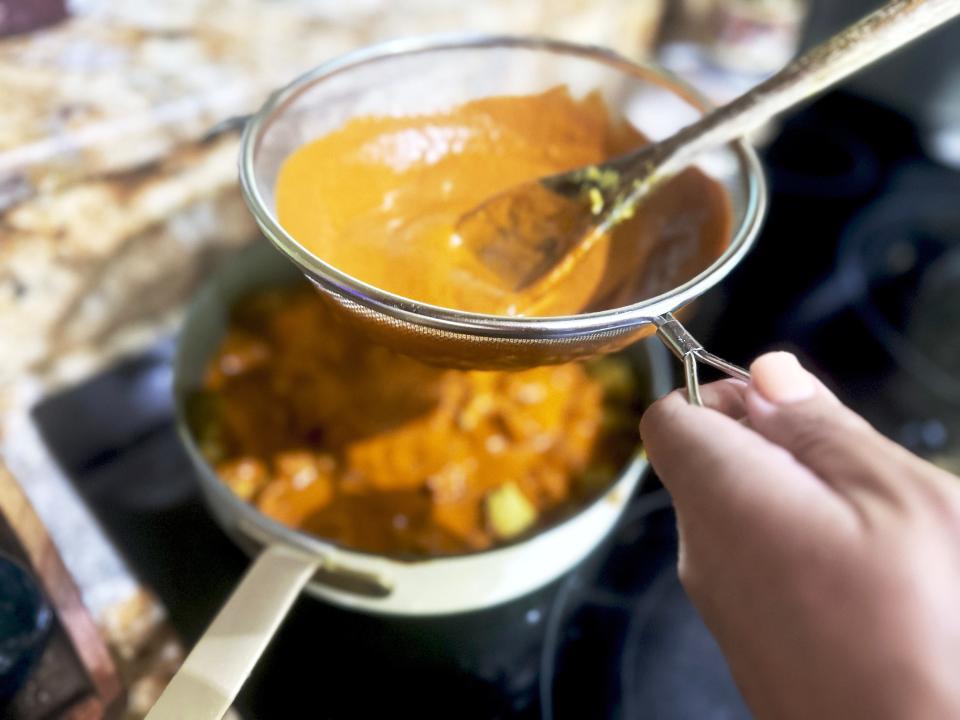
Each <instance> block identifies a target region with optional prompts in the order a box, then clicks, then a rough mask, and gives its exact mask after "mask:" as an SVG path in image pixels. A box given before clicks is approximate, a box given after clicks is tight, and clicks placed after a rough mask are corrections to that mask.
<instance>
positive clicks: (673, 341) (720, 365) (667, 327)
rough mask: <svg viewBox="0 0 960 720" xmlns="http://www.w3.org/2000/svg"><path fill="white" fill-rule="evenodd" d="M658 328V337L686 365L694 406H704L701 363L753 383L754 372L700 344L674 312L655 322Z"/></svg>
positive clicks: (684, 370)
mask: <svg viewBox="0 0 960 720" xmlns="http://www.w3.org/2000/svg"><path fill="white" fill-rule="evenodd" d="M654 322H655V323H656V326H657V337H659V338H660V339H661V340H662V341H663V343H664V344H665V345H666V346H667V347H668V348H670V351H671V352H672V353H673V354H674V355H676V356H677V357H678V358H679V359H680V361H681V362H682V363H683V374H684V376H685V377H686V382H687V397H688V398H690V403H691V404H692V405H703V398H702V397H701V395H700V379H699V377H698V375H697V362H698V361H699V362H702V363H704V364H706V365H709V366H711V367H714V368H716V369H717V370H719V371H721V372H723V373H726V374H727V375H729V376H730V377H732V378H736V379H738V380H749V379H750V373H748V372H747V371H746V370H744V369H743V368H742V367H740V366H739V365H734V364H733V363H731V362H727V361H726V360H724V359H723V358H721V357H717V356H716V355H714V354H713V353H712V352H708V351H707V350H706V349H705V348H704V347H703V345H701V344H700V343H699V341H698V340H697V339H696V338H695V337H694V336H693V335H691V334H690V333H689V331H688V330H687V329H686V328H685V327H684V326H683V325H682V324H681V323H680V321H679V320H677V319H676V318H675V317H674V316H673V313H664V314H663V315H661V316H660V317H658V318H656V320H654Z"/></svg>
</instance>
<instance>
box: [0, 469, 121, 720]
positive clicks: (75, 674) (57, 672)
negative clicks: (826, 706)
mask: <svg viewBox="0 0 960 720" xmlns="http://www.w3.org/2000/svg"><path fill="white" fill-rule="evenodd" d="M0 551H2V552H4V553H6V554H7V555H9V556H10V557H12V558H14V559H15V560H17V561H19V562H20V563H21V564H22V565H23V566H24V567H26V568H28V569H29V570H30V571H31V572H32V574H33V576H34V578H36V579H37V581H38V582H39V585H40V587H41V589H42V591H43V593H44V595H45V596H46V599H47V602H48V603H49V604H50V606H51V608H52V609H53V611H54V614H55V616H56V620H55V622H54V627H53V632H52V634H51V636H50V640H49V642H48V643H47V646H46V649H45V650H44V653H43V655H42V657H41V658H40V660H39V662H38V663H37V665H36V667H35V668H34V670H33V673H32V674H31V676H30V679H29V680H28V681H27V684H26V685H25V686H24V687H23V688H22V689H21V690H20V692H19V693H18V694H17V695H16V697H15V698H14V699H13V702H12V704H11V705H10V706H9V707H7V708H6V709H5V714H4V717H5V718H9V720H40V719H41V718H64V719H65V720H99V718H112V717H116V716H117V715H118V714H119V713H120V711H121V709H122V706H123V702H122V701H123V689H122V687H121V683H120V678H119V675H118V674H117V669H116V666H115V664H114V662H113V659H112V658H111V656H110V653H109V651H108V650H107V646H106V645H105V644H104V641H103V639H102V638H101V637H100V633H99V631H98V629H97V626H96V623H95V622H94V620H93V618H92V617H91V616H90V613H89V612H87V609H86V608H85V607H84V605H83V602H82V600H81V598H80V593H79V591H78V590H77V586H76V584H75V583H74V582H73V579H72V578H71V577H70V574H69V572H67V569H66V567H64V565H63V562H62V561H61V559H60V555H59V553H58V552H57V549H56V547H54V545H53V542H52V540H51V539H50V537H49V535H47V532H46V529H45V528H44V527H43V523H42V522H41V521H40V518H39V517H38V516H37V514H36V513H35V512H34V510H33V507H32V506H31V505H30V503H29V501H28V500H27V498H26V496H25V495H24V493H23V491H22V490H21V489H20V486H19V485H18V484H17V482H16V480H14V479H13V477H12V476H11V475H10V473H9V472H7V470H6V469H5V468H3V466H2V465H0Z"/></svg>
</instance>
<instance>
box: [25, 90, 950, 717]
mask: <svg viewBox="0 0 960 720" xmlns="http://www.w3.org/2000/svg"><path fill="white" fill-rule="evenodd" d="M865 118H869V122H866V121H865V120H864V119H865ZM766 155H767V160H768V168H769V173H770V181H771V190H772V202H771V210H770V215H769V219H768V222H767V224H766V228H765V230H764V233H763V236H762V237H761V238H760V240H759V242H758V245H757V247H756V250H755V251H754V252H753V253H752V254H751V255H750V256H749V257H748V258H747V260H746V261H745V262H744V263H743V265H742V267H741V268H738V269H737V271H736V272H735V273H734V274H733V276H732V277H731V278H730V280H729V281H727V282H725V283H724V284H723V286H722V288H720V289H718V290H715V291H713V292H712V293H711V294H710V296H709V297H708V298H706V299H705V300H703V301H701V303H700V305H699V308H700V309H699V312H698V313H697V315H696V317H695V318H694V321H693V323H692V329H693V330H694V332H695V334H697V335H698V336H699V337H700V339H701V340H703V341H704V342H705V344H707V345H708V347H710V349H711V350H713V351H715V352H717V353H719V354H721V355H723V356H725V357H728V358H729V359H731V360H733V361H736V362H741V363H743V362H746V361H747V360H748V359H749V358H750V357H752V356H754V355H755V354H756V353H758V352H760V351H762V350H764V349H768V348H770V347H772V346H780V347H784V346H786V347H789V348H791V349H793V350H795V351H798V352H799V353H800V354H801V355H802V356H803V357H804V358H805V360H806V361H807V362H808V363H810V364H811V365H812V366H813V367H814V368H815V369H817V370H819V371H820V372H821V373H823V374H824V375H825V377H826V379H827V381H828V382H830V383H831V384H832V385H833V386H834V387H835V388H837V389H838V391H839V393H840V395H841V397H843V398H845V399H846V400H848V401H850V402H851V403H852V404H853V405H854V406H855V407H858V408H859V409H861V410H862V411H865V412H867V414H868V415H869V414H870V412H871V408H874V409H876V407H877V406H878V405H880V406H882V405H883V402H880V401H878V400H877V398H878V396H879V397H880V398H881V400H882V398H883V393H884V388H885V387H887V386H888V384H889V382H888V381H889V380H890V378H891V377H893V376H895V375H896V369H895V367H894V365H895V363H894V362H893V361H892V360H891V358H890V357H889V355H886V354H885V353H884V350H883V348H882V347H879V346H878V345H877V343H876V342H875V341H871V338H870V336H869V333H867V332H866V331H865V330H864V329H863V323H862V322H861V321H860V320H858V316H857V315H856V313H855V312H853V310H852V309H851V307H847V306H846V305H844V303H843V302H840V303H839V305H838V307H839V309H838V307H834V308H833V309H832V310H831V312H830V313H829V317H819V316H817V315H816V313H814V314H812V315H811V314H810V313H809V312H804V311H803V308H804V307H806V306H807V305H805V304H804V303H805V302H806V300H805V299H806V298H809V297H810V296H811V295H815V294H816V292H817V290H818V289H819V288H821V287H823V286H824V285H825V284H826V285H829V283H825V278H827V277H828V276H829V275H830V274H831V272H832V268H833V265H834V257H835V254H836V246H837V242H838V238H840V237H841V236H842V235H843V234H844V232H845V230H846V228H847V227H848V226H849V225H850V223H851V219H852V218H854V217H855V216H857V215H859V214H860V213H861V212H863V211H864V208H867V207H868V206H869V205H871V203H874V204H875V203H877V202H878V200H877V198H881V197H888V196H890V195H891V193H894V194H895V193H896V192H899V190H897V183H898V182H900V181H898V179H897V178H898V177H899V176H900V175H901V174H902V172H903V169H904V167H905V166H910V168H911V172H919V173H920V174H921V175H923V176H924V177H925V178H926V179H925V180H924V182H927V183H933V184H934V185H938V184H941V183H947V182H956V178H955V177H954V176H953V175H952V174H950V173H947V172H946V171H943V170H941V169H938V168H935V167H934V166H933V165H932V164H930V163H929V162H928V161H926V160H925V159H924V158H923V157H922V155H921V154H920V151H919V146H918V144H917V142H916V139H915V137H914V135H913V131H912V129H911V127H910V126H909V124H907V123H906V122H905V121H903V120H902V119H901V118H899V117H898V116H896V115H895V114H893V113H890V112H888V111H886V110H883V109H882V108H879V107H876V106H873V105H870V104H868V103H866V102H864V101H862V100H858V99H856V98H852V97H849V96H846V95H843V94H835V95H831V96H828V97H826V98H825V99H823V100H821V101H820V102H818V103H816V104H815V105H813V106H811V107H810V108H809V109H807V110H806V111H805V112H803V113H802V114H801V115H800V116H798V117H797V118H795V119H793V120H791V121H790V122H789V123H787V124H786V125H785V127H784V129H783V132H782V134H781V135H780V137H779V138H778V140H777V141H776V142H775V143H774V144H773V145H772V146H771V147H770V148H769V149H768V151H767V153H766ZM918 168H919V170H918ZM958 186H960V184H958ZM808 304H809V303H808ZM828 304H829V303H828ZM834 304H835V305H836V303H834ZM798 308H799V309H798ZM171 352H172V341H171V342H166V343H162V344H160V345H158V346H157V347H155V348H154V349H153V350H151V351H150V352H148V353H145V354H143V355H141V356H139V357H136V358H133V359H131V360H129V361H128V362H126V363H124V364H122V365H120V366H118V367H115V368H113V369H112V370H110V371H109V372H108V373H106V374H104V375H101V376H99V377H97V378H94V379H93V380H91V381H89V382H87V383H84V384H83V385H81V386H79V387H76V388H73V389H71V390H69V391H68V392H65V393H63V394H61V395H57V396H55V397H51V398H49V399H47V400H46V401H44V402H43V403H42V404H41V405H40V406H38V407H37V408H36V412H35V417H36V418H37V420H38V423H39V426H40V428H41V432H42V433H43V435H44V437H45V439H46V441H47V443H48V444H49V446H50V448H51V449H52V451H53V453H54V455H55V456H56V457H57V458H58V460H59V462H60V463H61V464H62V466H63V467H64V469H65V470H66V472H67V473H68V474H69V476H70V477H71V478H72V479H73V481H74V483H75V484H76V486H77V488H78V489H79V491H80V493H81V495H82V496H83V497H84V498H85V500H86V501H87V502H88V503H89V504H90V506H91V507H92V508H93V510H94V512H95V514H96V515H97V517H98V518H99V519H100V521H101V522H102V523H103V525H104V527H105V529H106V531H107V533H108V535H109V536H110V537H111V538H112V539H113V540H114V542H115V543H116V544H117V546H118V547H119V549H120V551H121V552H122V553H123V554H124V556H125V557H126V558H127V560H128V561H129V564H130V566H131V567H132V568H133V569H134V571H135V572H136V573H138V575H139V576H140V577H141V579H142V580H143V581H144V582H145V583H146V584H147V585H148V586H150V587H151V588H153V589H154V590H155V591H156V593H157V595H158V596H159V597H160V598H161V599H162V601H163V602H164V603H165V604H166V606H167V608H168V609H169V613H170V619H171V622H172V623H173V625H174V627H175V628H176V629H177V630H178V631H179V632H180V633H181V635H182V636H183V638H184V640H185V641H186V642H187V643H188V644H189V643H192V642H193V641H194V640H195V639H196V638H197V637H198V636H199V634H200V633H201V632H202V630H203V628H204V626H205V625H206V623H207V622H209V620H210V618H211V617H212V615H213V614H214V612H215V611H216V609H217V608H218V607H219V605H220V604H221V603H222V602H223V600H224V598H225V597H226V596H227V594H228V593H229V592H230V589H231V588H232V587H233V585H234V584H235V583H236V581H237V579H238V577H239V576H240V574H241V573H242V572H243V570H244V568H245V566H246V564H247V562H248V561H247V559H246V558H245V557H244V556H243V555H242V553H241V552H240V551H239V550H238V549H237V548H236V547H235V546H234V545H233V544H232V543H231V542H230V541H229V540H228V539H227V538H226V536H224V535H223V533H222V532H221V531H220V530H219V528H218V527H217V526H216V525H215V524H214V522H213V521H212V520H211V519H210V517H209V516H208V515H207V513H206V511H205V508H204V506H203V505H202V503H201V500H200V498H199V494H198V488H197V485H196V482H195V479H194V476H193V471H192V469H191V466H190V464H189V461H188V459H187V457H186V456H185V454H184V451H183V449H182V448H181V447H180V444H179V442H178V440H177V437H176V435H175V432H174V429H173V426H172V408H171V400H170V392H169V384H170V356H171ZM905 412H906V411H905ZM888 419H889V418H888ZM902 420H903V418H899V417H896V416H895V417H894V418H893V419H892V420H890V423H889V425H888V427H884V428H883V429H885V430H886V431H888V432H890V433H891V434H894V435H896V432H897V429H898V427H899V426H898V425H897V423H900V422H902ZM646 488H647V489H646V490H645V491H644V492H642V493H640V494H639V495H638V496H637V497H636V498H635V499H634V501H633V503H632V505H631V507H630V510H629V511H628V512H627V515H626V517H625V519H624V521H623V523H622V524H621V525H620V526H619V527H618V529H617V531H616V532H615V533H614V535H613V537H612V539H611V540H610V542H608V543H607V544H606V545H605V546H604V547H602V548H601V549H600V550H598V552H597V553H595V554H594V556H593V557H592V558H590V559H589V560H588V561H587V562H585V563H584V564H583V565H582V566H581V567H580V568H579V569H578V570H577V571H575V572H574V573H572V574H570V575H568V576H567V577H566V578H563V579H561V580H560V581H558V582H557V583H554V584H553V585H552V586H551V587H549V588H547V589H546V590H544V591H542V592H539V593H536V594H535V595H533V596H531V597H528V598H524V599H522V600H520V601H517V602H515V603H511V604H509V605H506V606H503V607H501V608H497V609H494V610H492V611H487V612H484V613H479V614H475V615H471V616H454V617H448V618H442V619H433V620H425V621H402V620H397V619H392V620H385V619H379V618H372V617H366V616H360V615H357V614H355V613H350V612H346V611H342V610H338V609H336V608H332V607H329V606H327V605H324V604H322V603H319V602H317V601H314V600H312V599H310V598H302V599H301V600H300V601H299V602H298V604H297V605H296V606H295V608H294V610H293V612H292V613H291V615H290V617H289V618H288V620H287V621H286V623H285V624H284V626H283V627H282V628H281V630H280V632H279V634H278V636H277V637H276V639H275V641H274V642H273V644H272V645H271V646H270V648H269V649H268V651H267V654H266V655H265V656H264V658H263V659H262V661H261V662H260V664H259V666H258V667H257V669H256V671H255V672H254V674H253V676H252V677H251V679H250V681H249V682H248V683H247V686H246V687H245V689H244V691H243V693H242V695H241V697H240V699H239V701H238V708H239V709H240V710H241V712H242V713H243V714H244V715H245V716H246V717H257V718H274V717H303V716H306V717H330V718H339V717H370V716H374V717H383V716H385V715H386V713H388V712H390V713H394V714H399V715H400V716H406V715H414V714H415V715H416V716H418V717H457V718H473V717H476V718H535V717H545V718H556V719H563V718H571V719H572V718H585V717H596V718H600V717H602V718H616V719H621V718H641V717H642V718H656V719H658V720H674V719H675V720H714V719H716V720H720V719H724V720H736V719H737V718H746V717H749V714H748V713H747V711H746V709H745V707H744V706H743V704H742V701H741V699H740V697H739V695H738V693H737V691H736V688H735V687H734V685H733V683H732V681H731V679H730V676H729V674H728V671H727V668H726V665H725V663H724V661H723V658H722V656H721V655H720V653H719V650H718V649H717V647H716V645H715V644H714V642H713V640H712V638H711V637H710V635H709V633H708V632H707V631H706V629H705V628H704V626H703V624H702V623H701V621H700V620H699V618H698V616H697V614H696V612H695V611H694V610H693V608H692V607H691V605H690V603H689V601H688V600H687V599H686V597H685V595H684V593H683V591H682V589H681V587H680V585H679V583H678V580H677V576H676V571H675V558H676V535H675V530H674V520H673V515H672V510H671V508H670V507H669V503H668V500H667V498H666V496H665V494H664V492H663V490H662V489H660V488H659V485H658V484H657V482H656V480H655V479H651V480H650V481H649V482H648V483H647V484H646Z"/></svg>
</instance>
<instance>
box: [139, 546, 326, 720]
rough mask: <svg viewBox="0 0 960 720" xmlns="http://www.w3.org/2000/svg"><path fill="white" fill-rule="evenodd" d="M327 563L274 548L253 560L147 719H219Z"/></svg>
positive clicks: (317, 558) (316, 558)
mask: <svg viewBox="0 0 960 720" xmlns="http://www.w3.org/2000/svg"><path fill="white" fill-rule="evenodd" d="M322 562H323V559H322V558H320V557H318V556H310V555H306V554H304V553H299V552H297V551H295V550H292V549H290V548H287V547H283V546H280V545H272V546H269V547H267V548H266V549H265V550H263V552H261V553H260V555H259V556H258V557H257V559H256V560H254V562H253V565H251V566H250V569H249V570H247V574H246V575H244V577H243V579H242V580H241V581H240V584H239V585H237V588H236V589H235V590H234V591H233V594H232V595H231V596H230V598H229V599H228V600H227V603H226V604H225V605H224V606H223V608H221V610H220V612H219V613H217V616H216V617H215V618H214V619H213V622H212V623H211V624H210V627H208V628H207V631H206V632H205V633H204V634H203V637H202V638H200V641H199V642H198V643H197V644H196V646H194V648H193V650H191V651H190V654H189V655H188V656H187V659H186V660H184V662H183V665H182V666H181V667H180V669H179V670H178V671H177V674H176V675H174V676H173V679H172V680H171V681H170V684H169V685H167V688H166V689H165V690H164V691H163V694H161V695H160V698H159V699H158V700H157V702H156V704H155V705H154V706H153V708H152V709H151V710H150V712H149V713H148V714H147V720H219V718H221V717H223V715H224V713H226V711H227V710H228V709H229V708H230V705H231V704H233V700H234V698H236V696H237V693H238V692H239V691H240V688H241V686H242V685H243V683H244V681H245V680H246V679H247V676H248V675H249V674H250V671H251V670H253V667H254V665H256V664H257V660H259V659H260V655H262V654H263V651H264V650H265V649H266V647H267V644H268V643H269V642H270V640H271V639H272V638H273V635H274V633H275V632H276V631H277V628H278V627H279V626H280V623H281V622H282V621H283V619H284V618H285V617H286V615H287V612H288V611H289V610H290V606H291V605H292V604H293V601H294V600H296V599H297V597H298V596H299V595H300V591H301V590H302V589H303V586H304V585H306V584H307V582H308V581H309V580H310V578H311V577H312V576H313V574H314V573H315V572H316V570H317V568H318V567H319V566H320V564H321V563H322Z"/></svg>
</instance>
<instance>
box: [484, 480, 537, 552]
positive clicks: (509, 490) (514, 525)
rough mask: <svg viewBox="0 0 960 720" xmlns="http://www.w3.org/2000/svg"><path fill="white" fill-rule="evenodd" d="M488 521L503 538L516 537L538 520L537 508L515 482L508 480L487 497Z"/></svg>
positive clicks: (498, 535)
mask: <svg viewBox="0 0 960 720" xmlns="http://www.w3.org/2000/svg"><path fill="white" fill-rule="evenodd" d="M486 511H487V522H489V524H490V528H491V529H492V530H493V532H494V533H495V534H496V535H497V537H499V538H501V539H508V538H512V537H515V536H517V535H519V534H520V533H522V532H523V531H524V530H526V529H528V528H529V527H530V526H531V525H533V523H535V522H536V520H537V509H536V508H535V507H534V506H533V503H531V502H530V501H529V500H528V499H527V497H526V495H524V494H523V493H522V492H521V491H520V488H518V487H517V486H516V484H515V483H513V482H508V483H505V484H503V485H501V486H500V487H498V488H497V489H496V490H492V491H491V492H490V493H488V494H487V497H486Z"/></svg>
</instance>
